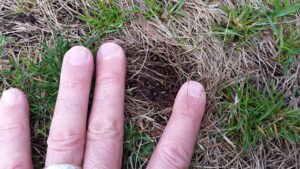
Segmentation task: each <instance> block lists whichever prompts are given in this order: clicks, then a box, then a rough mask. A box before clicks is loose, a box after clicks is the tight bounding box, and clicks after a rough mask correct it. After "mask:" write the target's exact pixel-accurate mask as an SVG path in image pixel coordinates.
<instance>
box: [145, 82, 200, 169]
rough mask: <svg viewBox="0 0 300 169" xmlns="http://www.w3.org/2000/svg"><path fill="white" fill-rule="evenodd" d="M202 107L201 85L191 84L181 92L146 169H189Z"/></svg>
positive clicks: (186, 85) (188, 83)
mask: <svg viewBox="0 0 300 169" xmlns="http://www.w3.org/2000/svg"><path fill="white" fill-rule="evenodd" d="M205 104H206V95H205V91H204V88H203V87H202V85H201V84H200V83H197V82H194V81H190V82H187V83H185V84H184V85H183V86H182V87H181V88H180V90H179V92H178V94H177V96H176V100H175V104H174V107H173V112H172V115H171V117H170V120H169V122H168V124H167V126H166V128H165V130H164V133H163V135H162V137H161V139H160V140H159V143H158V145H157V147H156V150H155V151H154V153H153V155H152V158H151V160H150V162H149V165H148V167H147V168H148V169H156V168H164V169H173V168H179V169H187V168H188V167H189V164H190V161H191V158H192V154H193V149H194V144H195V141H196V138H197V135H198V132H199V128H200V124H201V120H202V116H203V114H204V109H205Z"/></svg>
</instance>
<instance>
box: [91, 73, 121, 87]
mask: <svg viewBox="0 0 300 169" xmlns="http://www.w3.org/2000/svg"><path fill="white" fill-rule="evenodd" d="M120 82H121V76H120V75H119V74H117V73H109V74H101V75H99V76H98V77H97V80H96V83H97V84H98V85H104V84H119V83H120Z"/></svg>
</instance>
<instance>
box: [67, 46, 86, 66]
mask: <svg viewBox="0 0 300 169" xmlns="http://www.w3.org/2000/svg"><path fill="white" fill-rule="evenodd" d="M88 55H89V52H88V51H87V49H86V48H84V47H81V46H74V47H73V48H71V49H70V51H69V63H70V64H72V65H74V66H78V65H82V64H85V63H87V62H88V60H89V56H88Z"/></svg>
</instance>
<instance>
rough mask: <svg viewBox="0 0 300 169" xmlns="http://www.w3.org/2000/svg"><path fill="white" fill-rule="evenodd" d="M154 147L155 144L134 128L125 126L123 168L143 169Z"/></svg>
mask: <svg viewBox="0 0 300 169" xmlns="http://www.w3.org/2000/svg"><path fill="white" fill-rule="evenodd" d="M154 147H155V142H154V141H152V140H151V139H150V138H149V137H148V136H147V135H145V134H144V133H141V132H139V131H138V130H137V129H136V128H135V127H133V126H129V125H126V126H125V143H124V153H125V156H124V160H123V168H144V167H145V164H146V162H147V159H149V158H150V156H151V154H152V152H153V150H154Z"/></svg>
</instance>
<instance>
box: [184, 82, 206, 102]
mask: <svg viewBox="0 0 300 169" xmlns="http://www.w3.org/2000/svg"><path fill="white" fill-rule="evenodd" d="M187 85H188V89H187V93H188V95H189V96H192V97H197V98H199V97H200V96H201V95H202V94H203V93H205V90H204V88H203V86H202V85H201V84H200V83H197V82H194V81H189V82H188V84H187Z"/></svg>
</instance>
